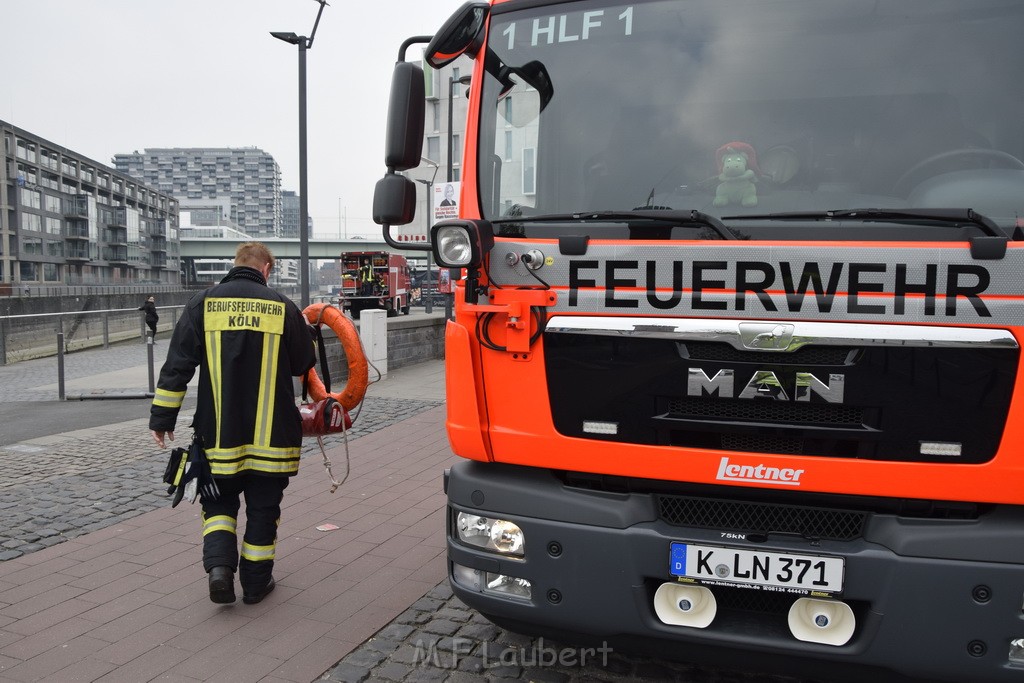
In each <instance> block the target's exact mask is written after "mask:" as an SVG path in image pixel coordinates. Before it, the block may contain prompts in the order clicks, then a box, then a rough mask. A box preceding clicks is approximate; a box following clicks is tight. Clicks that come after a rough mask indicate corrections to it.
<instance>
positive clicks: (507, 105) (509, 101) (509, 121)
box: [505, 95, 512, 126]
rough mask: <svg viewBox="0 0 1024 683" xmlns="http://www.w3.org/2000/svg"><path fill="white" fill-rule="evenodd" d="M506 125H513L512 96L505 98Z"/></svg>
mask: <svg viewBox="0 0 1024 683" xmlns="http://www.w3.org/2000/svg"><path fill="white" fill-rule="evenodd" d="M505 125H507V126H511V125H512V96H511V95H509V96H508V97H506V98H505Z"/></svg>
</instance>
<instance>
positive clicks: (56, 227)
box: [43, 216, 61, 235]
mask: <svg viewBox="0 0 1024 683" xmlns="http://www.w3.org/2000/svg"><path fill="white" fill-rule="evenodd" d="M43 227H45V228H46V232H48V233H49V234H51V235H59V234H60V228H61V221H60V219H59V218H54V217H53V216H43Z"/></svg>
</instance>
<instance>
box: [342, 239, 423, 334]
mask: <svg viewBox="0 0 1024 683" xmlns="http://www.w3.org/2000/svg"><path fill="white" fill-rule="evenodd" d="M340 259H341V293H340V297H339V298H340V301H339V303H340V304H341V307H342V310H344V311H346V312H347V313H348V314H349V315H351V316H352V317H353V318H358V317H359V312H360V311H364V310H367V309H374V308H376V309H384V310H385V311H387V312H388V317H391V316H396V315H398V313H399V312H401V313H403V314H406V315H408V313H409V293H410V290H411V289H412V288H411V286H410V278H409V264H408V262H407V261H406V259H405V257H404V256H402V255H401V254H392V253H390V252H387V251H348V252H343V253H342V254H341V257H340Z"/></svg>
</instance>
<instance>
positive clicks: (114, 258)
mask: <svg viewBox="0 0 1024 683" xmlns="http://www.w3.org/2000/svg"><path fill="white" fill-rule="evenodd" d="M103 259H104V260H105V261H107V262H109V263H125V264H126V263H128V247H127V246H121V247H111V246H107V247H104V248H103Z"/></svg>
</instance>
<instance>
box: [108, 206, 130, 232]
mask: <svg viewBox="0 0 1024 683" xmlns="http://www.w3.org/2000/svg"><path fill="white" fill-rule="evenodd" d="M127 213H128V212H127V211H125V210H124V209H121V210H119V211H111V212H110V223H109V225H110V226H111V227H118V228H127V227H128V216H127Z"/></svg>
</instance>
